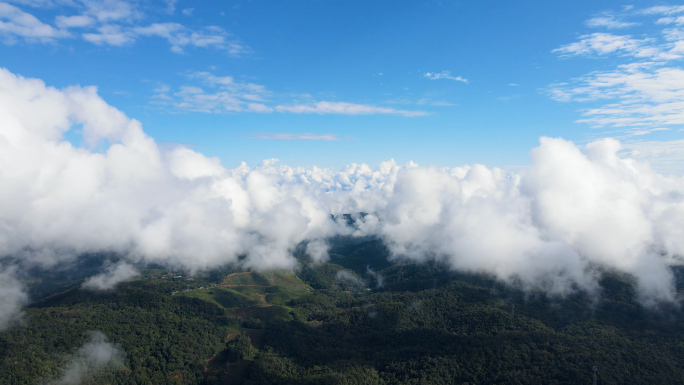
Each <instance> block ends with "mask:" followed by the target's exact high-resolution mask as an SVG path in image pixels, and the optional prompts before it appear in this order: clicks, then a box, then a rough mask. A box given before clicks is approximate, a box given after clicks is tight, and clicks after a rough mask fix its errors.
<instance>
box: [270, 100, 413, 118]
mask: <svg viewBox="0 0 684 385" xmlns="http://www.w3.org/2000/svg"><path fill="white" fill-rule="evenodd" d="M275 110H276V111H278V112H291V113H294V114H343V115H373V114H390V115H401V116H406V117H414V116H424V115H427V112H425V111H407V110H397V109H394V108H389V107H377V106H372V105H368V104H356V103H346V102H326V101H321V102H316V103H312V104H295V105H279V106H276V107H275Z"/></svg>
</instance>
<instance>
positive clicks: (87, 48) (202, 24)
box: [0, 0, 684, 173]
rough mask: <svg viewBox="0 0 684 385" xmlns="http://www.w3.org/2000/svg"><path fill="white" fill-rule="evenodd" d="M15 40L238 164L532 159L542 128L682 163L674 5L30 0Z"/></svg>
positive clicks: (161, 135)
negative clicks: (606, 140) (609, 140)
mask: <svg viewBox="0 0 684 385" xmlns="http://www.w3.org/2000/svg"><path fill="white" fill-rule="evenodd" d="M680 28H681V29H680ZM0 42H1V43H2V45H1V46H0V66H2V67H5V68H7V69H8V70H9V71H11V72H13V73H16V74H19V75H21V76H24V77H30V78H39V79H42V80H43V81H44V82H45V83H46V84H48V85H50V86H55V87H58V88H62V87H67V86H70V85H75V84H79V85H82V86H90V85H92V86H96V87H97V88H98V92H99V94H100V95H101V97H102V98H104V99H105V100H106V101H107V102H108V103H109V104H111V105H113V106H115V107H116V108H118V109H120V110H122V111H123V112H125V113H126V114H127V115H128V116H130V117H132V118H135V119H138V120H139V121H141V122H142V123H143V127H144V129H145V131H146V132H147V133H148V134H149V135H151V136H152V137H153V138H155V139H156V140H157V141H158V142H160V143H162V144H164V145H167V146H175V145H177V144H179V143H180V144H185V145H187V146H191V147H192V148H193V149H194V150H196V151H199V152H202V153H204V154H205V155H208V156H216V157H219V158H220V159H221V161H222V162H223V164H224V165H225V166H226V167H235V166H236V165H238V164H239V163H240V162H241V161H245V162H247V163H248V164H250V165H254V164H257V163H259V162H260V161H262V160H264V159H268V158H278V159H280V160H281V162H283V163H285V164H288V165H290V166H312V165H316V166H319V167H332V168H333V169H339V168H341V167H342V166H344V165H346V164H350V163H367V164H370V165H376V164H378V163H379V162H381V161H385V160H388V159H390V158H393V159H395V160H396V161H397V162H398V163H400V164H402V163H406V162H409V161H414V162H416V163H419V164H423V165H427V164H434V165H437V166H458V165H463V164H473V163H482V164H485V165H487V166H490V167H491V166H497V167H502V168H507V169H517V168H518V167H520V166H525V165H527V164H528V163H529V157H528V153H529V151H530V149H531V148H533V147H535V146H536V145H537V144H538V140H539V137H540V136H551V137H563V138H565V139H569V140H572V141H574V142H575V143H578V144H583V143H586V142H589V141H591V140H594V139H597V138H603V137H616V138H619V139H620V140H621V141H622V142H623V144H624V146H625V147H626V150H625V153H626V154H627V153H628V154H631V155H632V156H635V157H637V158H643V159H644V160H647V161H650V162H651V163H652V164H653V165H654V167H656V168H658V169H660V170H663V171H664V172H676V173H681V169H682V167H684V163H682V159H684V150H683V149H682V148H684V141H682V140H683V139H684V135H683V134H684V132H683V131H682V130H681V128H682V124H683V123H684V112H681V111H684V71H682V70H681V64H682V59H683V58H684V6H681V5H679V4H676V3H663V2H652V1H635V2H630V3H624V2H616V1H576V2H550V1H510V2H508V1H507V2H503V1H492V0H490V1H453V2H450V1H443V2H439V1H370V2H369V1H332V0H331V1H296V2H274V1H221V2H189V1H183V0H179V1H158V2H153V1H123V0H110V1H81V0H64V1H62V0H23V1H22V0H20V1H10V2H7V3H2V2H0ZM68 139H69V140H71V141H72V142H74V143H80V139H79V137H78V135H77V132H72V133H70V134H68Z"/></svg>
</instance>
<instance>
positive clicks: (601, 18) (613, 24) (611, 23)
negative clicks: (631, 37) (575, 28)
mask: <svg viewBox="0 0 684 385" xmlns="http://www.w3.org/2000/svg"><path fill="white" fill-rule="evenodd" d="M586 24H587V27H593V28H601V27H602V28H607V29H622V28H629V27H633V26H635V25H638V23H636V22H629V21H622V20H620V19H618V18H617V17H616V16H615V15H614V14H612V13H610V12H604V13H602V14H600V15H598V16H595V17H592V18H591V19H589V20H587V21H586Z"/></svg>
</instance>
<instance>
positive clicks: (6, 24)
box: [0, 3, 69, 44]
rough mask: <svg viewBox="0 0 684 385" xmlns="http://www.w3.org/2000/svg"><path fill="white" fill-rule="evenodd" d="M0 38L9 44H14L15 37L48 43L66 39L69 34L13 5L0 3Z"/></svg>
mask: <svg viewBox="0 0 684 385" xmlns="http://www.w3.org/2000/svg"><path fill="white" fill-rule="evenodd" d="M0 36H1V37H4V40H5V43H9V44H12V43H14V42H15V41H16V37H22V38H24V39H25V40H26V41H27V42H41V43H48V42H54V41H55V40H56V39H59V38H64V37H68V36H69V33H68V32H66V31H62V30H59V29H55V28H53V27H52V26H50V25H48V24H44V23H42V22H41V21H40V20H38V19H37V18H36V17H35V16H33V15H31V14H29V13H26V12H24V11H22V10H21V9H19V8H17V7H15V6H13V5H10V4H7V3H0Z"/></svg>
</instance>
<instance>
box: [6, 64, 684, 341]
mask: <svg viewBox="0 0 684 385" xmlns="http://www.w3.org/2000/svg"><path fill="white" fill-rule="evenodd" d="M69 130H80V133H81V134H82V137H83V140H84V143H85V144H86V146H85V147H75V146H73V145H72V144H71V143H70V142H69V141H67V140H66V139H65V133H66V132H67V131H69ZM619 151H620V143H619V142H618V141H616V140H613V139H604V140H599V141H595V142H592V143H589V144H587V145H586V146H584V147H583V148H580V147H578V146H576V145H575V144H573V143H572V142H569V141H566V140H563V139H560V138H541V143H540V146H539V147H537V148H535V149H533V150H532V151H531V158H532V159H531V165H530V167H529V168H527V169H525V170H524V171H522V172H520V173H517V174H514V173H510V172H506V171H503V170H501V169H498V168H487V167H485V166H482V165H477V164H476V165H472V166H463V167H454V168H437V167H431V166H427V167H426V166H418V165H416V164H413V163H409V164H407V165H398V164H396V163H395V162H394V161H391V160H390V161H388V162H384V163H381V164H380V165H379V166H378V167H377V168H371V167H369V166H367V165H365V164H351V165H349V166H347V167H345V168H344V169H342V170H341V171H338V172H334V171H331V170H329V169H320V168H316V167H312V168H297V167H288V166H285V165H278V164H277V163H276V162H277V161H276V160H275V159H270V160H266V161H264V162H262V163H261V164H260V165H258V166H256V167H249V166H247V165H246V164H244V163H243V164H241V165H239V166H238V167H235V168H226V167H225V166H224V165H222V164H221V163H220V162H219V160H218V159H216V158H208V157H206V156H204V155H202V154H201V153H199V152H196V151H193V150H191V149H189V148H185V147H177V148H175V149H164V148H163V147H160V146H159V145H158V144H157V143H156V142H155V141H154V139H152V138H151V137H149V136H147V135H146V134H145V132H144V131H143V129H142V127H141V124H140V123H139V122H138V121H136V120H134V119H130V118H128V117H126V116H125V115H124V114H123V113H122V112H120V111H119V110H117V109H116V108H114V107H112V106H110V105H108V104H107V103H106V102H104V101H103V100H102V99H101V98H100V97H99V96H98V95H97V92H96V89H95V88H94V87H78V86H74V87H67V88H64V89H55V88H52V87H48V86H46V85H45V84H44V83H43V82H42V81H40V80H37V79H26V78H22V77H20V76H17V75H14V74H12V73H10V72H9V71H7V70H4V69H0V256H11V257H12V259H11V260H12V261H14V262H13V263H12V264H11V266H10V264H8V263H5V266H2V267H1V268H0V309H3V311H2V312H1V313H2V314H3V315H2V318H0V328H3V327H6V325H7V324H8V323H9V322H10V321H12V320H13V319H15V318H16V316H17V314H19V312H20V307H21V306H22V305H23V304H25V303H26V294H25V292H24V289H23V287H22V286H21V283H20V282H19V281H18V280H17V278H16V275H17V266H19V267H21V268H27V267H31V266H40V267H42V268H49V267H50V266H55V265H57V264H61V263H67V262H69V261H71V260H73V259H74V258H76V256H78V255H80V254H82V253H86V252H97V251H107V252H116V253H119V254H122V255H125V256H126V257H125V258H126V259H127V260H128V261H129V262H131V263H135V262H140V261H145V262H155V263H163V264H167V265H171V266H175V267H179V268H183V269H186V270H188V271H190V272H196V271H200V270H204V269H208V268H211V267H215V266H220V265H225V264H229V263H234V264H239V265H241V266H242V267H245V268H253V269H261V270H268V269H280V268H282V269H295V268H297V260H296V259H295V258H294V257H293V256H292V253H291V252H292V250H293V249H294V248H295V247H296V246H297V245H298V244H300V243H302V242H307V245H308V246H307V252H308V253H309V254H310V256H311V257H312V259H313V260H314V261H325V260H326V258H327V243H326V240H327V239H329V238H330V237H334V236H340V235H341V236H358V237H365V236H373V237H379V238H381V239H382V240H383V241H384V242H385V243H386V244H387V245H388V247H389V249H390V252H391V257H390V258H392V259H397V260H411V261H430V260H436V261H441V262H443V263H445V264H446V265H447V266H449V267H451V268H453V269H456V270H460V271H472V272H485V273H490V274H494V275H495V276H496V277H497V278H498V279H500V280H502V281H509V282H510V281H513V280H515V281H516V282H520V283H522V285H523V286H524V287H526V288H535V289H541V290H544V291H546V292H548V293H553V294H564V293H567V292H569V291H572V290H577V289H581V290H587V291H594V290H596V288H597V276H598V272H600V271H602V270H610V271H617V272H621V273H627V274H630V275H632V276H634V277H635V279H636V282H637V285H638V290H639V293H640V296H641V299H642V300H643V301H644V302H645V303H652V302H654V301H655V302H657V301H675V300H676V296H675V295H676V292H675V290H674V285H673V277H672V273H671V270H670V266H673V265H680V264H682V256H684V180H683V179H682V178H675V177H667V176H663V175H659V174H657V173H656V172H654V171H652V170H651V169H650V168H649V166H648V165H647V164H644V163H639V162H637V161H635V160H633V159H629V158H625V157H622V156H621V155H620V153H619ZM361 212H363V213H368V214H367V215H354V216H353V218H354V223H353V226H349V225H348V223H346V220H344V218H343V217H342V216H341V214H346V213H361ZM333 218H339V219H333ZM135 274H136V271H135V270H134V269H133V268H132V267H131V266H130V265H128V264H125V262H122V264H119V265H116V266H110V268H109V270H108V271H106V272H104V273H103V275H101V276H99V277H94V278H92V279H90V280H88V281H87V282H86V283H85V284H84V288H86V289H93V290H106V289H109V288H111V287H112V286H113V285H114V284H116V282H118V280H120V279H122V278H121V277H125V278H129V277H132V276H134V275H135ZM125 278H124V279H125Z"/></svg>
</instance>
